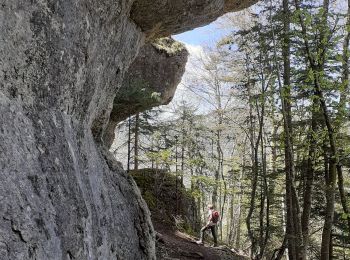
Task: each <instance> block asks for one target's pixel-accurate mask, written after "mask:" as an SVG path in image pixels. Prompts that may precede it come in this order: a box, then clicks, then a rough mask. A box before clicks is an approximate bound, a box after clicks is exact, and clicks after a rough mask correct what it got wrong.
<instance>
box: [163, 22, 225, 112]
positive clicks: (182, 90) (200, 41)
mask: <svg viewBox="0 0 350 260" xmlns="http://www.w3.org/2000/svg"><path fill="white" fill-rule="evenodd" d="M222 23H223V18H219V19H217V20H216V21H214V22H212V23H210V24H208V25H206V26H203V27H199V28H196V29H193V30H191V31H187V32H184V33H181V34H178V35H173V36H172V37H173V38H174V39H175V40H177V41H179V42H182V43H184V44H185V46H186V48H187V50H188V52H189V57H188V62H187V64H186V71H185V74H184V76H183V78H182V81H181V83H180V84H179V85H178V87H177V90H176V92H175V96H174V98H173V101H172V102H171V103H170V104H169V105H167V106H163V109H165V110H167V109H170V110H173V109H174V106H176V104H179V103H181V102H182V101H187V102H193V103H197V104H199V103H200V101H199V100H198V97H197V96H195V95H194V94H193V93H192V92H191V91H189V90H188V89H187V88H186V87H185V85H187V83H186V82H187V80H188V78H189V77H191V74H192V73H194V71H195V70H196V67H197V66H198V61H197V60H198V59H199V58H200V57H204V56H205V49H206V47H209V48H210V47H214V46H215V45H216V43H217V42H218V41H219V40H220V39H222V38H223V37H224V36H225V35H227V34H229V30H228V29H224V28H223V26H222Z"/></svg>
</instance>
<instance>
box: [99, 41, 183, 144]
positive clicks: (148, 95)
mask: <svg viewBox="0 0 350 260" xmlns="http://www.w3.org/2000/svg"><path fill="white" fill-rule="evenodd" d="M187 56H188V52H187V50H186V49H185V46H184V45H183V44H181V43H178V42H176V41H174V40H173V39H171V38H161V39H158V40H156V41H154V42H153V43H149V44H146V45H145V46H143V47H142V48H141V50H140V52H139V54H138V56H137V58H136V59H135V60H134V62H133V63H132V64H131V65H130V67H129V69H128V71H127V73H126V75H125V77H124V80H123V83H122V86H121V88H120V89H119V90H118V92H117V95H116V97H115V99H114V102H113V110H112V112H111V115H110V120H109V123H108V126H107V129H106V131H105V136H104V143H105V145H106V146H108V147H110V146H111V145H112V143H113V140H114V130H115V128H116V125H117V124H118V123H119V122H121V121H123V120H125V119H126V118H127V117H128V116H130V115H133V114H136V113H137V112H142V111H145V110H148V109H150V108H152V107H155V106H159V105H166V104H168V103H169V102H170V101H171V100H172V98H173V96H174V94H175V90H176V87H177V85H178V84H179V83H180V81H181V78H182V75H183V74H184V72H185V66H186V62H187Z"/></svg>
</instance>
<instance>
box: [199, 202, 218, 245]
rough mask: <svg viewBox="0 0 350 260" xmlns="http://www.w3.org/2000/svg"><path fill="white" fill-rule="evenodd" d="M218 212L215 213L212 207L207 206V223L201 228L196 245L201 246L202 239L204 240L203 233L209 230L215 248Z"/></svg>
mask: <svg viewBox="0 0 350 260" xmlns="http://www.w3.org/2000/svg"><path fill="white" fill-rule="evenodd" d="M219 218H220V216H219V212H217V211H216V210H215V209H214V206H213V205H208V223H207V224H206V225H205V226H204V227H202V229H201V234H200V239H199V241H197V244H199V245H202V244H203V238H204V232H205V231H207V230H209V229H210V230H211V233H212V235H213V238H214V246H217V243H218V241H217V237H216V225H217V224H218V222H219Z"/></svg>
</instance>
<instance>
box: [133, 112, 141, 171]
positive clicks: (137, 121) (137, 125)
mask: <svg viewBox="0 0 350 260" xmlns="http://www.w3.org/2000/svg"><path fill="white" fill-rule="evenodd" d="M139 128H140V113H137V114H136V115H135V140H134V170H138V169H139Z"/></svg>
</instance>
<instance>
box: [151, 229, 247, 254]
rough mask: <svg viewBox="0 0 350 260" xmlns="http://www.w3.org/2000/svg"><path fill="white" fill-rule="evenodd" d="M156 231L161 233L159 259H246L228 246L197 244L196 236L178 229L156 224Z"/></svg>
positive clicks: (158, 245)
mask: <svg viewBox="0 0 350 260" xmlns="http://www.w3.org/2000/svg"><path fill="white" fill-rule="evenodd" d="M155 229H156V231H157V232H158V233H159V234H160V235H159V239H158V242H157V250H158V251H159V254H158V259H162V260H175V259H181V260H182V259H184V260H187V259H205V260H226V259H227V260H229V259H230V260H241V259H242V260H243V259H244V260H246V259H249V258H247V257H244V256H239V255H237V254H235V253H234V252H232V251H231V250H230V249H229V248H227V247H223V246H221V247H215V248H214V247H211V246H210V243H206V244H205V245H197V244H196V243H195V241H196V240H195V238H194V237H192V236H190V235H188V234H185V233H181V232H179V231H177V230H171V229H169V228H166V227H163V226H160V225H155Z"/></svg>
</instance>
